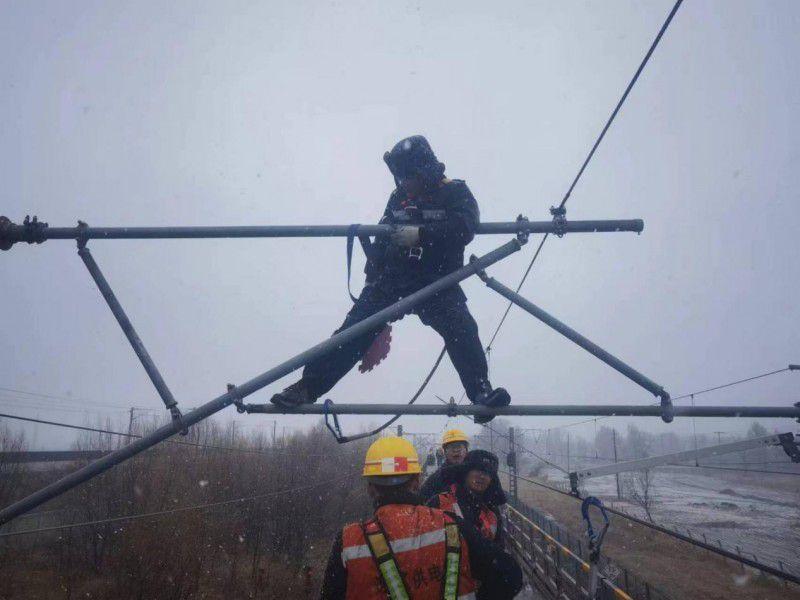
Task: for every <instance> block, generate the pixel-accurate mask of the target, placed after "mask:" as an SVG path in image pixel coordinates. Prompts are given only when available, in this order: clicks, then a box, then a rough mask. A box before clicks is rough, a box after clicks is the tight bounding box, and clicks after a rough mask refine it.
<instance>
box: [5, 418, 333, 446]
mask: <svg viewBox="0 0 800 600" xmlns="http://www.w3.org/2000/svg"><path fill="white" fill-rule="evenodd" d="M0 418H3V419H15V420H17V421H28V422H30V423H40V424H42V425H52V426H54V427H64V428H66V429H77V430H80V431H88V432H91V433H102V434H106V435H118V436H121V437H127V438H136V439H138V438H141V437H143V436H141V435H138V434H135V433H124V432H122V431H113V430H111V429H102V428H99V427H87V426H85V425H72V424H70V423H59V422H58V421H46V420H44V419H34V418H32V417H23V416H21V415H9V414H7V413H0ZM164 441H165V442H166V443H168V444H177V445H179V446H193V447H195V448H207V449H209V450H224V451H226V452H245V453H248V454H262V455H269V454H275V453H281V452H282V451H279V450H272V449H271V450H257V449H254V448H234V447H231V446H216V445H213V444H200V443H196V442H187V441H183V440H164ZM286 453H287V454H292V453H291V452H286ZM308 456H328V455H327V454H315V455H308Z"/></svg>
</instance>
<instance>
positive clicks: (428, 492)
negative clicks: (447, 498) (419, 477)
mask: <svg viewBox="0 0 800 600" xmlns="http://www.w3.org/2000/svg"><path fill="white" fill-rule="evenodd" d="M448 468H450V465H448V464H447V463H444V464H443V465H442V466H441V467H439V468H438V469H436V470H435V471H434V472H433V473H431V474H430V475H429V476H428V478H427V479H426V480H425V483H423V484H422V487H421V488H420V490H419V495H420V496H421V497H422V500H423V501H425V502H427V501H428V500H430V499H431V498H433V497H434V496H436V495H437V494H441V493H442V492H446V491H448V490H449V489H450V484H449V483H445V481H444V479H443V478H442V473H443V471H444V470H446V469H448Z"/></svg>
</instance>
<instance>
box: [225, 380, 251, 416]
mask: <svg viewBox="0 0 800 600" xmlns="http://www.w3.org/2000/svg"><path fill="white" fill-rule="evenodd" d="M228 393H229V394H230V395H231V396H233V405H234V406H235V407H236V412H238V413H239V414H240V415H241V414H244V413H246V412H247V407H246V406H245V404H244V400H243V399H242V397H241V396H240V395H239V394H237V393H236V386H235V385H233V384H232V383H229V384H228Z"/></svg>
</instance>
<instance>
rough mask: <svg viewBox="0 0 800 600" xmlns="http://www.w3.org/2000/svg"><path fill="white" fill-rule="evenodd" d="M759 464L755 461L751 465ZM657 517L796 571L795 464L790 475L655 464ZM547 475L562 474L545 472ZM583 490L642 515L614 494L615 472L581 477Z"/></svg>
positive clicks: (798, 491) (799, 542) (799, 508)
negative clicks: (592, 476) (656, 467)
mask: <svg viewBox="0 0 800 600" xmlns="http://www.w3.org/2000/svg"><path fill="white" fill-rule="evenodd" d="M755 468H758V467H755ZM654 473H655V480H654V489H655V498H656V504H655V508H654V510H653V518H654V520H655V522H656V523H659V524H661V525H664V526H666V527H670V528H673V529H675V528H678V529H679V531H681V533H684V534H685V533H686V530H687V528H688V529H689V530H690V531H691V535H692V536H693V537H696V538H698V539H702V538H703V534H705V536H706V539H707V540H708V542H709V543H712V544H717V543H718V541H722V543H723V545H724V547H726V548H727V549H729V550H732V551H734V552H735V551H736V547H737V546H739V548H741V550H742V553H743V554H744V555H745V556H747V557H748V558H752V557H753V555H754V554H755V556H756V557H757V560H758V561H760V562H764V563H767V564H771V565H775V566H778V561H781V562H782V563H783V566H784V568H786V569H787V570H789V571H791V572H793V573H797V574H800V552H798V548H800V476H798V475H800V470H798V469H797V468H795V469H794V473H796V474H794V475H774V474H759V473H743V472H740V471H720V470H711V469H703V468H685V467H660V468H658V469H655V470H654ZM548 477H549V478H550V479H551V480H557V479H561V478H562V477H563V475H562V474H560V473H558V472H556V471H552V472H549V473H548ZM585 493H586V494H592V495H595V496H599V497H600V498H602V499H603V500H604V501H606V502H607V503H612V502H613V505H614V506H615V507H617V508H620V509H622V510H625V511H627V512H630V513H632V514H635V515H637V516H640V517H644V513H643V511H642V510H641V509H640V508H639V507H637V506H635V505H634V504H632V503H630V502H625V501H622V502H620V501H618V500H616V483H615V479H614V476H613V475H612V476H607V477H598V478H597V479H590V480H588V481H587V482H585Z"/></svg>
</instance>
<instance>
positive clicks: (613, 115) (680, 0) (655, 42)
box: [409, 0, 683, 431]
mask: <svg viewBox="0 0 800 600" xmlns="http://www.w3.org/2000/svg"><path fill="white" fill-rule="evenodd" d="M682 3H683V0H677V2H675V6H673V7H672V10H671V11H670V13H669V15H668V16H667V20H666V21H664V24H663V25H662V26H661V30H660V31H659V32H658V35H656V38H655V40H653V43H652V44H651V45H650V49H649V50H648V51H647V54H645V56H644V59H643V60H642V62H641V64H640V65H639V68H638V69H637V70H636V73H635V74H634V76H633V79H631V81H630V83H629V84H628V87H627V88H625V91H624V92H623V94H622V97H621V98H620V99H619V102H617V106H616V107H615V108H614V111H613V112H612V113H611V116H610V117H609V118H608V121H607V122H606V124H605V127H603V130H602V131H601V132H600V135H599V136H598V138H597V140H596V141H595V143H594V145H593V146H592V149H591V150H590V151H589V154H588V156H587V157H586V160H584V161H583V164H582V165H581V168H580V170H579V171H578V174H577V175H576V176H575V179H573V181H572V183H571V184H570V186H569V189H568V190H567V193H566V194H564V198H563V199H562V200H561V203H560V204H559V209H563V208H564V205H565V204H566V203H567V200H568V199H569V197H570V194H572V190H573V189H575V186H576V185H577V183H578V180H579V179H580V178H581V175H583V172H584V171H585V170H586V166H587V165H588V164H589V161H591V159H592V157H593V156H594V153H595V151H596V150H597V147H598V146H599V145H600V142H602V141H603V138H604V137H605V135H606V132H607V131H608V128H609V127H610V126H611V123H612V122H613V121H614V119H615V118H616V116H617V113H618V112H619V110H620V108H622V105H623V104H624V103H625V100H626V99H627V97H628V94H629V93H630V91H631V89H633V86H634V84H635V83H636V81H637V80H638V79H639V75H641V73H642V71H643V70H644V67H645V65H646V64H647V62H648V61H649V60H650V56H651V55H652V54H653V51H654V50H655V49H656V46H658V43H659V42H660V41H661V38H662V36H663V35H664V32H665V31H666V30H667V27H669V24H670V22H671V21H672V18H673V17H674V16H675V13H676V12H677V11H678V8H679V7H680V5H681V4H682ZM549 235H550V234H549V233H546V234H545V235H544V237H543V238H542V241H541V242H539V246H538V248H536V252H535V253H534V255H533V258H532V259H531V262H530V264H529V265H528V268H527V269H526V270H525V273H524V275H523V276H522V279H521V280H520V282H519V285H518V286H517V290H516V291H517V292H519V291H520V289H522V285H523V284H524V283H525V280H526V279H527V278H528V274H529V273H530V272H531V269H532V268H533V265H534V263H535V262H536V259H537V258H538V257H539V253H540V252H541V251H542V246H544V243H545V242H546V241H547V237H548V236H549ZM512 306H513V303H512V302H509V303H508V306H507V307H506V310H505V313H503V317H502V318H501V319H500V323H499V324H498V325H497V328H496V329H495V330H494V333H493V334H492V337H491V339H490V340H489V343H488V344H487V345H486V354H490V353H491V350H492V344H493V343H494V340H495V339H496V338H497V334H498V333H500V328H501V327H502V326H503V323H505V320H506V317H507V316H508V313H509V311H510V310H511V307H512ZM445 350H446V349H445V348H442V351H441V352H440V354H439V357H438V358H437V359H436V361H435V362H434V364H433V368H432V369H431V371H430V373H428V376H427V377H426V378H425V380H424V381H423V383H422V385H421V386H420V389H419V390H418V391H417V393H416V394H415V396H414V398H412V400H411V402H413V401H414V400H415V399H416V398H417V397H419V395H420V393H422V391H423V390H424V389H425V387H426V386H427V385H428V382H429V381H430V380H431V378H432V377H433V374H434V373H435V372H436V370H437V369H438V368H439V364H440V363H441V360H442V357H443V356H444V353H445ZM464 393H466V392H464ZM463 399H464V394H462V395H461V399H460V400H459V403H461V400H463ZM411 402H409V404H410V403H411ZM493 431H494V430H493Z"/></svg>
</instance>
